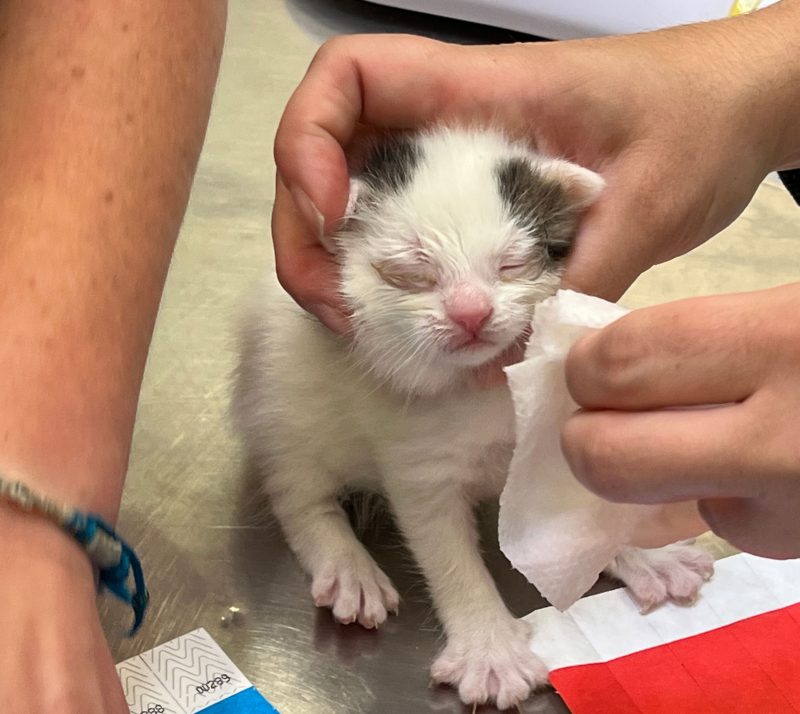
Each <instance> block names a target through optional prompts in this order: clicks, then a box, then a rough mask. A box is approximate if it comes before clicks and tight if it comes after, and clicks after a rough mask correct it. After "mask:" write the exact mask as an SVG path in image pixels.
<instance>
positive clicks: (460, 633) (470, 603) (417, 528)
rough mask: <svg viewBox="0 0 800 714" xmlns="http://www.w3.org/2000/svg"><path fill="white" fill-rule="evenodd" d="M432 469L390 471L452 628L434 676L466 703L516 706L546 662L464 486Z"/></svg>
mask: <svg viewBox="0 0 800 714" xmlns="http://www.w3.org/2000/svg"><path fill="white" fill-rule="evenodd" d="M449 468H452V465H451V466H449ZM425 471H427V469H425ZM441 475H442V474H438V476H441ZM431 476H433V474H431V473H425V472H424V471H422V470H421V471H420V472H419V473H416V474H412V473H404V474H390V475H389V478H387V492H388V495H389V499H390V501H391V503H392V506H393V507H394V510H395V513H396V516H397V520H398V523H399V525H400V527H401V529H402V531H403V533H404V535H405V537H406V540H407V541H408V544H409V546H410V548H411V550H412V551H413V553H414V556H415V557H416V559H417V562H418V563H419V564H420V566H421V567H422V570H423V572H424V573H425V576H426V578H427V580H428V584H429V586H430V589H431V592H432V595H433V601H434V604H435V606H436V610H437V612H438V614H439V618H440V619H441V621H442V624H443V625H444V630H445V633H446V635H447V644H446V645H445V647H444V649H443V650H442V652H441V654H440V655H439V656H438V657H437V659H436V661H435V662H434V663H433V666H432V668H431V676H432V677H433V679H434V680H435V681H436V682H439V683H445V684H452V685H454V686H455V687H457V688H458V693H459V695H460V696H461V699H462V700H463V701H464V702H465V703H467V704H473V703H483V702H487V701H491V700H494V701H496V702H497V705H498V706H499V707H500V708H506V707H511V706H514V705H515V704H517V703H519V702H521V701H524V700H525V699H527V698H528V696H529V695H530V693H531V691H532V690H533V689H535V688H536V687H538V686H540V685H542V684H545V683H546V681H547V669H546V668H545V666H544V664H543V663H542V662H541V661H540V660H539V659H538V658H537V657H536V656H535V655H534V654H533V652H532V651H531V649H530V638H531V633H530V629H529V626H528V623H526V622H524V621H522V620H517V619H515V618H514V617H513V616H512V615H511V613H510V612H509V611H508V609H507V608H506V606H505V604H504V603H503V601H502V599H501V597H500V594H499V593H498V592H497V588H495V585H494V582H493V580H492V577H491V575H490V574H489V572H488V570H487V569H486V566H485V565H484V563H483V560H482V558H481V555H480V552H479V546H478V536H477V531H476V528H475V520H474V514H473V508H472V503H470V502H469V500H468V499H467V498H466V497H465V495H464V493H463V488H462V487H461V486H460V485H458V484H457V483H455V482H454V480H453V481H446V480H445V479H442V478H437V479H435V481H434V479H431V478H430V477H431Z"/></svg>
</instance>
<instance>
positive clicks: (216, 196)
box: [100, 0, 797, 714]
mask: <svg viewBox="0 0 800 714" xmlns="http://www.w3.org/2000/svg"><path fill="white" fill-rule="evenodd" d="M358 30H364V31H376V30H393V31H398V30H400V31H417V32H421V33H424V34H429V35H434V36H439V37H445V38H447V39H453V40H462V41H467V42H475V41H493V40H497V39H510V38H511V36H510V35H509V33H497V32H495V31H491V30H482V29H480V28H475V27H469V26H463V25H456V24H452V23H449V22H443V21H440V20H433V19H426V18H424V17H422V16H415V15H408V14H405V13H402V12H400V11H393V10H387V9H380V8H376V7H373V6H370V5H367V4H362V3H359V2H355V1H349V2H324V1H323V0H313V1H312V0H303V1H302V2H301V1H300V0H296V1H295V2H288V3H284V2H282V1H281V0H231V4H230V19H229V28H228V36H227V42H226V49H225V54H224V58H223V65H222V71H221V75H220V81H219V85H218V90H217V95H216V98H215V106H214V110H213V112H212V119H211V124H210V127H209V132H208V138H207V141H206V146H205V149H204V152H203V156H202V158H201V162H200V166H199V170H198V174H197V179H196V181H195V186H194V190H193V194H192V199H191V203H190V207H189V211H188V213H187V217H186V221H185V223H184V227H183V230H182V233H181V237H180V240H179V242H178V246H177V248H176V254H175V259H174V261H173V265H172V269H171V272H170V276H169V280H168V284H167V289H166V292H165V295H164V300H163V303H162V309H161V312H160V316H159V322H158V326H157V330H156V335H155V339H154V341H153V346H152V350H151V354H150V359H149V363H148V368H147V373H146V377H145V384H144V388H143V391H142V397H141V402H140V407H139V414H138V420H137V426H136V434H135V439H134V448H133V453H132V456H131V463H130V472H129V478H128V485H127V489H126V493H125V497H124V500H123V508H122V513H121V518H120V528H121V531H122V532H123V533H124V534H125V535H126V537H127V538H128V539H129V540H130V541H131V542H132V543H134V544H135V545H136V547H137V548H138V550H139V552H140V553H141V555H142V557H143V560H144V565H145V568H146V572H147V575H148V582H149V586H150V589H151V593H152V601H151V609H150V612H149V616H148V619H147V621H146V624H145V626H144V627H143V629H142V631H141V633H140V634H139V635H138V636H137V637H136V638H134V639H132V640H129V639H127V638H126V637H125V630H126V627H127V624H128V618H129V614H128V612H127V611H126V610H125V609H124V608H123V607H121V606H119V605H118V604H117V603H115V602H113V601H112V600H111V599H109V598H105V599H103V600H102V601H101V604H100V607H101V610H102V617H103V622H104V626H105V629H106V632H107V633H108V637H109V640H110V642H111V647H112V651H113V653H114V656H115V658H116V659H117V660H122V659H124V658H126V657H129V656H132V655H134V654H138V653H139V652H141V651H143V650H145V649H148V648H150V647H153V646H155V645H157V644H159V643H161V642H163V641H165V640H168V639H171V638H173V637H176V636H178V635H181V634H183V633H185V632H187V631H189V630H192V629H194V628H197V627H205V628H206V629H207V630H208V631H209V632H210V633H211V635H212V636H213V637H214V638H215V639H216V640H217V641H218V642H219V643H220V645H221V646H222V647H223V649H225V650H226V651H227V652H228V654H229V655H230V656H231V658H232V659H233V660H234V662H235V663H236V664H237V665H238V666H239V668H240V669H241V670H242V671H243V672H244V673H245V674H246V675H247V676H248V677H249V678H250V679H251V681H253V683H254V684H255V685H256V686H257V687H258V688H259V689H260V690H261V691H262V692H263V694H264V695H265V696H266V697H267V698H268V699H269V700H270V701H271V702H273V704H275V706H276V707H277V708H278V709H279V710H280V711H281V712H283V714H356V713H367V712H376V713H377V712H381V713H385V714H395V713H397V714H401V713H406V712H414V713H416V712H461V711H463V708H462V706H461V705H460V703H459V702H458V698H457V696H456V695H455V694H454V692H452V691H450V690H448V689H443V688H433V689H432V688H429V686H428V685H429V675H428V667H429V664H430V661H431V660H432V657H433V655H434V654H435V651H436V650H437V648H438V647H439V646H440V644H441V632H440V629H439V625H438V623H437V621H436V618H435V617H434V615H433V613H432V611H431V605H430V601H429V599H428V596H427V594H426V591H425V587H424V583H423V581H422V580H421V578H420V576H418V575H417V574H415V572H414V569H413V568H411V567H409V562H408V561H409V555H408V553H407V552H406V551H405V550H404V549H403V547H402V544H401V542H400V539H399V536H398V535H397V532H396V531H395V530H394V528H393V527H392V525H391V522H390V519H389V518H388V517H387V516H386V515H385V514H384V515H382V516H380V515H379V516H378V517H377V518H376V519H375V522H374V523H373V524H372V526H371V527H369V528H368V529H367V530H366V532H365V533H364V540H365V542H366V543H367V546H368V548H369V549H370V551H371V552H372V553H373V554H375V556H376V559H377V560H378V562H379V563H380V564H381V566H382V567H383V568H384V569H385V571H386V572H387V573H388V575H389V576H390V577H391V578H392V579H393V581H394V582H395V584H396V585H397V587H398V590H399V592H400V594H401V596H402V603H401V608H400V615H399V616H398V617H394V618H391V619H390V620H389V621H388V622H387V624H386V625H385V626H384V627H383V628H382V629H381V630H380V631H377V632H367V631H364V630H362V629H360V628H359V627H357V626H347V627H345V626H340V625H337V624H336V623H334V621H333V620H332V618H331V616H330V614H329V613H328V612H327V611H319V610H316V609H315V608H314V607H313V605H312V602H311V599H310V597H309V594H308V588H309V586H308V582H307V579H306V577H305V576H304V575H303V573H302V572H301V570H300V568H299V566H298V565H297V563H296V561H295V559H294V557H293V556H292V554H291V553H290V552H289V551H288V549H287V547H286V545H285V544H284V542H283V539H282V537H281V535H280V533H279V531H278V529H277V528H276V527H275V525H274V523H273V521H272V520H271V518H270V516H269V509H268V506H267V504H266V503H265V502H264V500H263V498H262V497H261V496H260V494H259V488H258V484H257V479H256V476H255V474H253V473H252V472H251V471H250V470H249V469H248V467H247V464H246V463H245V460H244V458H243V456H242V454H241V451H240V449H239V446H238V444H237V442H236V439H235V437H234V435H233V434H232V433H231V431H230V428H229V421H228V418H227V404H228V389H229V383H230V378H229V375H230V371H231V369H232V367H233V363H234V355H233V351H232V349H231V347H232V345H231V323H232V318H233V315H234V313H235V309H236V304H237V300H238V298H239V295H240V294H241V292H242V291H243V290H244V288H245V287H246V286H247V285H248V284H249V283H250V282H251V281H253V280H254V279H255V278H256V277H257V275H258V274H259V273H260V272H261V271H263V270H265V269H267V266H268V265H269V261H270V246H269V211H270V207H271V206H270V200H271V197H272V193H273V189H274V165H273V163H272V158H271V157H272V154H271V143H272V138H273V134H274V130H275V127H276V126H277V122H278V118H279V117H280V112H281V110H282V107H283V105H284V104H285V102H286V100H287V99H288V96H289V94H290V93H291V91H292V89H293V88H294V86H295V85H296V83H297V82H298V80H299V79H300V77H301V76H302V73H303V72H304V70H305V67H306V66H307V64H308V62H309V60H310V59H311V57H312V56H313V53H314V51H315V50H316V48H317V46H318V45H319V42H320V40H321V38H323V37H324V36H326V35H329V34H333V33H338V32H348V31H358ZM752 210H755V211H756V213H757V215H756V218H758V219H759V221H754V220H751V221H750V224H747V225H746V226H745V228H746V229H747V230H749V231H750V232H752V231H753V230H755V228H754V226H756V225H757V224H758V223H759V222H760V223H761V224H763V223H764V216H765V215H766V216H767V218H770V219H775V218H776V217H777V218H780V216H781V215H783V214H784V213H787V215H788V211H791V210H792V209H791V204H790V202H789V201H788V200H785V197H784V196H783V194H782V193H780V192H779V191H778V190H777V189H776V188H775V187H765V188H764V189H762V192H761V193H760V194H759V198H758V199H757V205H756V208H755V209H752ZM767 223H768V224H769V226H771V228H770V230H772V231H773V233H774V235H772V234H770V235H767V236H766V239H769V238H772V240H773V242H772V243H771V245H772V247H773V255H772V259H771V262H770V266H771V267H770V270H769V271H768V277H767V278H765V277H764V271H763V270H759V266H758V265H755V266H754V265H753V260H752V257H753V256H757V257H758V258H759V259H761V260H764V256H765V254H766V253H767V251H765V250H764V244H763V240H756V241H752V243H755V244H757V245H756V246H754V247H752V248H749V247H748V246H749V245H751V241H748V240H745V238H744V237H742V236H738V235H737V234H735V232H734V233H731V234H730V238H729V240H728V242H727V243H726V244H724V245H725V246H726V248H725V249H724V250H723V251H722V252H720V251H719V250H718V249H716V250H717V252H716V253H715V252H714V250H715V249H711V250H710V251H707V252H706V253H702V252H701V253H700V254H699V257H698V256H690V257H689V258H687V259H686V260H687V261H688V263H687V262H684V263H682V264H681V265H680V266H676V267H675V268H672V269H669V268H664V269H659V270H660V271H661V272H656V274H655V277H651V278H649V279H648V281H649V282H648V281H645V282H644V283H642V285H640V286H639V287H638V291H634V293H633V297H632V299H631V302H632V304H636V302H637V301H639V302H641V303H646V302H655V301H657V300H664V299H667V298H668V297H677V296H679V295H685V294H689V293H696V292H703V291H705V292H711V291H714V290H717V289H724V288H725V287H726V285H725V281H726V279H727V280H728V283H729V284H728V285H727V287H728V288H733V287H737V288H748V287H760V286H762V285H764V284H774V283H777V282H782V281H786V280H788V279H789V278H790V277H791V276H790V275H789V273H790V272H791V270H790V268H789V267H788V266H791V265H793V264H794V263H793V261H792V260H787V256H789V255H790V254H791V250H792V249H791V247H787V245H786V244H785V241H784V238H785V237H786V234H787V233H788V232H789V229H788V228H787V224H786V223H785V222H784V223H780V221H777V222H776V221H775V220H771V221H767ZM781 225H783V232H781V228H780V226H781ZM775 226H778V227H777V228H776V227H775ZM748 251H749V252H748ZM726 260H727V261H728V263H726V262H725V261H726ZM709 263H713V265H712V266H710V267H712V268H713V270H714V271H715V272H713V271H712V272H710V271H709V265H708V264H709ZM720 266H721V267H720ZM726 266H728V268H726ZM741 266H745V267H741ZM726 270H727V272H726ZM670 271H671V272H670ZM781 271H783V273H782V272H781ZM709 275H716V276H717V277H716V278H715V277H709ZM796 277H797V276H796V275H795V276H794V278H795V279H796ZM715 281H716V282H715ZM481 523H482V530H483V536H484V544H485V548H486V560H487V562H488V564H489V567H490V569H491V570H492V572H493V574H494V576H495V578H496V580H497V583H498V585H499V588H500V590H501V592H502V593H503V595H504V597H505V599H506V601H507V603H508V605H509V607H510V608H511V609H512V611H514V612H515V613H516V614H519V615H523V614H526V613H527V612H530V611H531V610H532V609H534V608H537V607H541V606H542V605H543V602H542V600H541V598H540V597H539V595H538V594H537V593H536V591H535V590H534V589H533V588H532V587H531V586H529V585H528V584H527V583H526V582H525V581H524V580H523V579H522V578H521V577H520V576H519V575H518V574H516V573H514V572H513V571H512V570H511V568H510V566H509V565H508V563H507V562H506V561H505V559H504V558H503V556H502V555H501V554H500V553H499V551H498V549H497V546H496V512H495V511H494V510H493V509H492V508H487V509H485V510H484V512H483V514H482V519H481ZM608 586H609V585H608V584H605V585H603V584H601V585H600V586H599V587H608ZM231 605H235V606H238V607H240V608H241V610H242V616H241V618H239V620H238V621H237V622H235V623H232V624H228V625H227V626H225V625H224V624H223V622H222V621H221V618H222V616H223V615H224V614H225V612H226V610H227V608H228V607H229V606H231ZM521 710H522V711H525V712H565V711H566V708H565V707H564V705H563V704H562V703H561V701H560V699H559V698H558V697H557V696H556V695H555V694H554V693H553V692H544V693H541V694H538V695H536V696H535V697H533V698H532V699H531V700H530V701H528V702H527V703H526V704H525V705H524V706H523V707H522V708H521ZM480 711H493V710H492V709H491V708H489V707H484V708H481V709H480Z"/></svg>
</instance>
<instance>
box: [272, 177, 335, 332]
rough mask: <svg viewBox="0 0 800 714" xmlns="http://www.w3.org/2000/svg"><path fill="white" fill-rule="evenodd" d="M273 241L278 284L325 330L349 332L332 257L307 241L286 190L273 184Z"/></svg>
mask: <svg viewBox="0 0 800 714" xmlns="http://www.w3.org/2000/svg"><path fill="white" fill-rule="evenodd" d="M272 241H273V247H274V249H275V268H276V271H277V274H278V280H279V281H280V283H281V285H282V286H283V287H284V288H285V289H286V291H287V292H288V293H289V294H290V295H291V296H292V297H293V298H294V299H295V300H296V301H297V303H298V304H299V305H300V306H301V307H302V308H304V309H305V310H308V311H309V312H311V313H312V314H314V315H316V317H317V318H318V319H319V320H320V321H321V322H322V323H323V324H324V325H325V326H327V327H328V328H330V329H331V330H333V331H334V332H337V333H340V334H343V333H345V332H347V331H348V330H349V321H348V319H347V310H346V307H345V305H344V303H343V302H342V299H341V296H340V293H339V270H338V266H337V265H336V263H335V261H334V259H333V256H331V255H330V253H328V252H327V251H326V250H325V248H323V247H322V245H321V244H320V243H318V242H314V241H310V240H309V239H308V231H307V228H306V224H305V222H304V220H303V219H302V217H301V215H300V213H299V210H298V208H297V207H296V206H295V204H294V202H293V201H292V197H291V196H290V195H289V192H288V190H287V189H286V187H285V186H284V185H283V184H282V183H281V181H280V180H278V181H277V182H276V190H275V206H274V208H273V212H272Z"/></svg>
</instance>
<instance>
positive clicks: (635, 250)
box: [561, 174, 653, 302]
mask: <svg viewBox="0 0 800 714" xmlns="http://www.w3.org/2000/svg"><path fill="white" fill-rule="evenodd" d="M603 176H604V178H606V180H607V181H609V182H611V181H613V180H614V179H613V176H609V175H607V174H603ZM618 194H619V192H613V189H609V192H608V194H603V195H601V196H600V198H599V199H598V201H597V203H596V204H595V205H594V206H592V207H591V208H590V209H589V211H588V212H587V213H586V215H585V216H584V217H583V219H582V221H581V224H580V228H579V231H578V235H577V237H576V239H575V246H574V249H573V250H572V253H571V255H570V257H569V259H568V260H567V265H566V269H565V270H564V276H563V278H562V280H561V285H562V287H563V288H565V289H567V290H575V291H577V292H580V293H586V294H587V295H595V296H597V297H601V298H604V299H605V300H611V301H612V302H615V301H617V300H619V298H621V297H622V295H623V294H624V293H625V291H626V290H627V289H628V288H629V287H630V286H631V285H632V284H633V282H634V281H635V280H636V278H638V277H639V275H640V274H641V273H643V272H644V271H645V270H647V269H648V268H650V267H651V266H652V264H653V261H652V258H651V256H650V248H649V245H648V243H647V242H646V241H643V240H638V239H637V238H638V236H639V234H640V232H641V230H642V220H641V217H640V216H639V213H638V210H637V209H638V207H637V206H636V205H635V204H633V202H632V201H629V200H627V199H625V200H621V199H620V198H619V195H618Z"/></svg>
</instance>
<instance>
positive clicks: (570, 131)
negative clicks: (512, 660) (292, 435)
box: [273, 1, 800, 332]
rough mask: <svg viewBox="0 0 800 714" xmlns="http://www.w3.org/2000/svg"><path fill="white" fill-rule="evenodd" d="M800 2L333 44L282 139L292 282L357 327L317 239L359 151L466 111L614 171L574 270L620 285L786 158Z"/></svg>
mask: <svg viewBox="0 0 800 714" xmlns="http://www.w3.org/2000/svg"><path fill="white" fill-rule="evenodd" d="M799 9H800V5H798V3H797V2H794V1H790V2H783V3H780V4H779V5H777V6H774V7H771V8H767V9H765V10H763V11H760V12H759V13H756V15H753V16H752V17H742V18H736V19H735V20H732V21H725V22H719V23H707V24H704V25H700V26H689V27H680V28H675V29H671V30H666V31H662V32H657V33H651V34H643V35H636V36H630V37H620V38H604V39H598V40H584V41H576V42H559V43H535V44H518V45H504V46H491V47H462V46H456V45H448V44H443V43H440V42H435V41H432V40H426V39H422V38H418V37H405V36H377V35H372V36H354V37H343V38H337V39H334V40H332V41H330V42H328V43H327V44H326V45H324V46H323V47H322V49H321V50H320V52H319V53H318V54H317V56H316V57H315V59H314V61H313V62H312V64H311V67H310V68H309V70H308V73H307V75H306V77H305V78H304V79H303V81H302V82H301V84H300V86H299V87H298V89H297V90H296V92H295V93H294V95H293V97H292V99H291V100H290V102H289V104H288V105H287V107H286V111H285V113H284V116H283V119H282V121H281V124H280V127H279V129H278V133H277V136H276V141H275V159H276V163H277V166H278V181H277V191H276V198H275V207H274V211H273V240H274V244H275V253H276V266H277V271H278V277H279V279H280V281H281V283H282V284H283V286H284V287H285V288H286V289H287V290H288V292H289V293H290V294H291V295H292V296H293V297H294V298H295V299H296V300H297V301H298V303H299V304H300V305H302V306H303V307H304V308H306V309H307V310H309V311H311V312H313V313H314V314H316V315H317V317H319V319H320V320H322V322H324V323H325V324H326V325H328V326H329V327H331V328H333V329H334V330H337V331H339V332H343V331H345V330H346V329H347V317H346V315H345V313H344V308H343V306H342V305H341V303H340V301H339V299H338V296H337V290H336V286H337V283H338V277H337V271H336V265H335V263H334V262H333V260H332V258H331V256H330V255H328V253H327V252H326V251H325V249H324V248H323V247H322V245H321V243H320V236H321V234H322V233H323V231H324V232H328V233H329V232H331V231H332V230H334V228H335V226H336V222H337V221H338V219H339V218H340V217H341V215H342V213H343V211H344V208H345V205H346V203H347V191H348V168H347V161H346V157H345V154H346V151H347V149H348V147H349V146H350V145H351V143H352V141H353V140H354V138H356V137H358V136H359V135H361V134H363V133H365V132H374V131H384V130H393V129H394V130H396V129H410V128H416V127H420V126H424V125H426V124H429V123H432V122H439V121H453V120H455V121H461V122H468V123H471V122H478V123H481V122H482V123H491V124H492V125H495V126H501V127H503V128H505V129H506V130H507V131H508V132H509V133H511V134H513V135H515V136H519V137H523V138H526V139H528V140H529V141H530V142H532V143H533V144H535V145H536V146H537V147H538V148H539V149H540V150H541V151H543V152H545V153H551V154H556V155H560V156H564V157H566V158H569V159H571V160H573V161H576V162H578V163H580V164H583V165H585V166H588V167H589V168H592V169H594V170H596V171H599V172H600V173H602V174H603V176H604V177H605V179H606V180H607V182H608V188H607V190H606V192H605V193H604V195H603V196H602V197H601V199H600V200H599V201H598V202H597V203H596V204H595V206H593V208H592V209H591V210H590V211H589V213H588V214H587V216H586V217H585V220H584V221H583V224H582V227H581V230H580V234H579V236H578V239H577V244H576V248H575V250H574V253H573V255H572V258H571V260H570V261H569V263H568V267H567V271H566V274H565V276H564V283H565V285H566V286H569V287H572V288H574V289H576V290H579V291H582V292H587V293H591V294H596V295H600V296H601V297H605V298H607V299H617V298H619V297H620V295H621V294H622V293H623V292H624V291H625V289H627V287H628V286H629V285H630V284H631V283H632V282H633V280H634V279H635V278H636V277H637V276H638V275H639V274H640V273H641V272H642V271H644V270H646V269H647V268H649V267H650V266H651V265H653V264H655V263H658V262H662V261H665V260H668V259H670V258H672V257H675V256H676V255H680V254H681V253H684V252H686V251H688V250H690V249H691V248H693V247H695V246H697V245H698V244H700V243H702V242H703V241H705V240H706V239H708V238H709V237H711V236H712V235H714V234H715V233H716V232H718V231H719V230H721V229H722V228H723V227H725V226H726V225H727V224H728V223H730V222H731V221H732V220H733V219H734V218H735V217H736V216H737V215H738V214H739V213H740V212H741V211H742V209H743V208H744V206H745V205H746V204H747V202H748V201H749V200H750V198H751V197H752V195H753V193H754V192H755V190H756V188H757V186H758V184H759V182H760V181H761V180H762V179H763V177H764V175H765V174H766V173H767V172H768V171H769V170H771V169H773V168H776V167H777V166H780V165H783V164H785V163H786V162H787V161H790V158H791V156H793V155H791V152H789V150H788V149H787V148H786V147H787V145H791V141H789V139H788V138H787V136H786V126H788V125H789V124H791V126H794V122H793V121H791V120H792V118H793V116H794V114H793V109H792V107H793V106H795V104H796V97H794V96H793V94H794V92H795V91H796V90H794V89H791V87H793V86H800V82H794V84H792V83H791V82H790V80H789V77H794V76H795V75H797V74H798V71H800V69H798V68H797V67H795V66H793V65H792V64H791V61H790V60H789V59H787V58H788V57H789V56H790V52H789V49H790V48H791V46H792V45H791V42H792V41H794V40H796V39H797V38H791V37H789V38H786V37H783V36H782V35H781V32H780V31H779V30H780V28H781V27H784V28H789V27H792V26H794V27H796V26H798V23H796V22H795V23H791V22H785V20H786V19H787V18H782V17H781V14H787V15H788V14H791V13H797V12H798V10H799ZM788 19H789V20H794V18H788ZM786 32H791V30H786ZM795 64H796V63H795ZM796 138H797V137H792V139H793V140H794V139H796ZM799 146H800V142H797V143H795V144H793V149H794V150H797V148H798V147H799ZM794 158H796V157H794Z"/></svg>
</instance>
